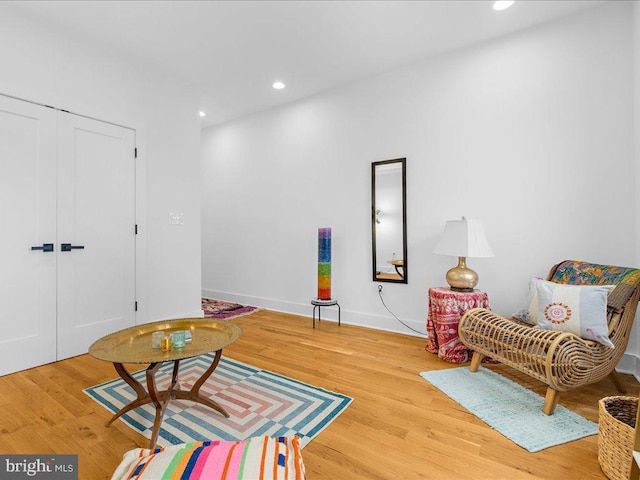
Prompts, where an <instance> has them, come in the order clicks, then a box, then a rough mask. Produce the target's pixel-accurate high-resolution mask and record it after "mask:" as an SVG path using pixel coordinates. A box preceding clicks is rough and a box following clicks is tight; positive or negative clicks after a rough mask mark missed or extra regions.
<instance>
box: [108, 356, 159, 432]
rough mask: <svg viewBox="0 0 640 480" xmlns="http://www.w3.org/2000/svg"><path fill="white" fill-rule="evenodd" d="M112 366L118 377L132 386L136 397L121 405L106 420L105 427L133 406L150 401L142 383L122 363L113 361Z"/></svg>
mask: <svg viewBox="0 0 640 480" xmlns="http://www.w3.org/2000/svg"><path fill="white" fill-rule="evenodd" d="M113 366H114V367H115V369H116V372H118V375H120V377H121V378H122V379H123V380H124V381H125V382H127V383H128V384H129V386H131V388H133V391H134V392H136V395H137V398H136V399H135V400H134V401H133V402H131V403H130V404H129V405H125V406H124V407H122V408H121V409H120V410H119V411H118V413H116V414H115V415H114V416H113V417H112V418H111V420H109V421H108V422H107V427H108V426H109V425H111V424H112V423H113V422H114V421H115V420H116V419H118V418H120V417H121V416H122V415H123V414H125V413H127V412H128V411H130V410H133V409H134V408H136V407H139V406H141V405H145V404H147V403H149V402H150V401H151V398H150V397H149V394H148V393H147V391H146V390H145V389H144V387H143V386H142V384H141V383H140V382H139V381H138V380H136V379H135V378H134V377H133V376H132V375H131V374H130V373H129V371H128V370H127V369H126V368H125V367H124V365H123V364H122V363H114V364H113Z"/></svg>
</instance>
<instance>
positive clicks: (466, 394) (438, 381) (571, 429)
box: [420, 367, 598, 452]
mask: <svg viewBox="0 0 640 480" xmlns="http://www.w3.org/2000/svg"><path fill="white" fill-rule="evenodd" d="M420 375H421V376H422V377H423V378H424V379H425V380H427V381H428V382H429V383H431V384H432V385H433V386H435V387H437V388H439V389H440V390H442V392H443V393H445V394H446V395H447V396H449V397H451V398H452V399H453V400H455V401H456V402H458V403H459V404H460V405H462V406H463V407H464V408H466V409H467V410H469V411H470V412H471V413H473V414H474V415H475V416H477V417H478V418H480V419H481V420H483V421H484V422H485V423H487V424H488V425H489V426H490V427H492V428H494V429H496V430H497V431H498V432H500V433H501V434H502V435H504V436H505V437H507V438H508V439H510V440H511V441H513V442H514V443H516V444H518V445H520V446H521V447H522V448H525V449H527V450H528V451H530V452H538V451H540V450H543V449H545V448H548V447H553V446H554V445H560V444H562V443H566V442H570V441H572V440H577V439H579V438H582V437H587V436H589V435H595V434H596V433H598V424H597V423H594V422H591V421H589V420H587V419H585V418H583V417H581V416H580V415H578V414H576V413H574V412H572V411H571V410H568V409H567V408H565V407H563V406H561V405H558V406H557V407H556V410H555V413H554V414H553V415H545V414H544V413H542V406H543V405H544V398H543V397H541V396H540V395H538V394H537V393H534V392H532V391H531V390H529V389H527V388H524V387H523V386H522V385H519V384H517V383H515V382H513V381H511V380H509V379H508V378H505V377H503V376H502V375H498V374H497V373H494V372H492V371H491V370H488V369H486V368H483V367H480V369H479V370H478V372H476V373H471V372H470V371H469V368H468V367H461V368H450V369H446V370H437V371H432V372H422V373H421V374H420Z"/></svg>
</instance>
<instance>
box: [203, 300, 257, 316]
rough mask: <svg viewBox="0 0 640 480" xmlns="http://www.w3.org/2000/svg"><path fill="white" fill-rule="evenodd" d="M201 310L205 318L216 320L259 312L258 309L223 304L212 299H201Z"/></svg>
mask: <svg viewBox="0 0 640 480" xmlns="http://www.w3.org/2000/svg"><path fill="white" fill-rule="evenodd" d="M202 310H203V311H204V316H205V317H206V318H218V319H220V320H229V319H231V318H236V317H241V316H243V315H250V314H252V313H253V312H257V311H258V310H260V308H258V307H252V306H249V305H242V304H240V303H233V302H225V301H223V300H215V299H213V298H203V299H202Z"/></svg>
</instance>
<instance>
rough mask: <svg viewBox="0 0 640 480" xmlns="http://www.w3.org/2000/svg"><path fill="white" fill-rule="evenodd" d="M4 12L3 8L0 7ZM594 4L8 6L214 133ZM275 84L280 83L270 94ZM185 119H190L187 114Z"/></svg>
mask: <svg viewBox="0 0 640 480" xmlns="http://www.w3.org/2000/svg"><path fill="white" fill-rule="evenodd" d="M0 3H4V4H5V5H6V4H7V3H6V2H0ZM598 3H603V2H602V1H578V0H566V1H565V0H549V1H533V0H527V1H523V0H520V1H517V2H516V3H515V4H514V5H513V6H512V7H511V8H510V9H508V10H505V11H502V12H496V11H494V10H493V9H492V5H493V2H492V1H481V0H468V1H453V0H449V1H400V0H395V1H364V0H360V1H309V0H306V1H301V0H298V1H47V2H43V1H20V2H12V3H11V7H13V8H14V9H17V10H19V11H21V12H23V13H25V14H28V15H32V16H37V17H39V18H40V19H41V20H45V21H47V22H48V23H50V24H51V25H53V26H55V27H58V28H65V29H66V30H68V31H76V32H78V33H80V34H81V35H84V36H90V37H92V38H93V39H94V41H95V42H97V43H99V44H101V45H103V46H104V47H106V48H109V49H110V50H111V51H115V52H117V53H118V55H120V56H122V57H126V58H128V59H129V60H132V61H136V62H138V63H139V64H141V65H143V66H145V67H148V68H149V69H151V70H152V71H157V72H164V73H166V74H167V75H173V76H174V77H176V78H178V79H181V80H182V81H185V82H189V83H190V84H192V85H193V87H194V88H197V89H198V91H199V93H200V94H201V102H202V103H201V109H202V110H203V111H205V112H206V113H207V117H206V118H205V119H204V120H203V125H214V124H218V123H222V122H225V121H228V120H231V119H234V118H238V117H241V116H244V115H247V114H250V113H254V112H257V111H260V110H264V109H266V108H269V107H273V106H276V105H279V104H282V103H286V102H291V101H294V100H298V99H300V98H304V97H306V96H309V95H313V94H315V93H318V92H321V91H324V90H327V89H330V88H332V87H335V86H337V85H340V84H344V83H347V82H351V81H354V80H357V79H359V78H363V77H366V76H369V75H373V74H376V73H380V72H383V71H386V70H390V69H393V68H396V67H399V66H402V65H405V64H408V63H411V62H414V61H418V60H420V59H423V58H426V57H428V56H430V55H434V54H438V53H441V52H444V51H447V50H451V49H454V48H459V47H462V46H464V45H469V44H472V43H476V42H479V41H482V40H486V39H489V38H494V37H497V36H500V35H504V34H507V33H510V32H514V31H516V30H520V29H523V28H527V27H530V26H532V25H535V24H538V23H542V22H546V21H549V20H551V19H553V18H557V17H560V16H564V15H568V14H571V13H573V12H576V11H578V10H582V9H585V8H589V7H592V6H594V5H596V4H598ZM275 80H281V81H283V82H285V83H286V85H287V88H286V89H284V90H279V91H278V90H274V89H273V88H272V87H271V84H272V83H273V82H274V81H275ZM195 114H197V112H194V115H195Z"/></svg>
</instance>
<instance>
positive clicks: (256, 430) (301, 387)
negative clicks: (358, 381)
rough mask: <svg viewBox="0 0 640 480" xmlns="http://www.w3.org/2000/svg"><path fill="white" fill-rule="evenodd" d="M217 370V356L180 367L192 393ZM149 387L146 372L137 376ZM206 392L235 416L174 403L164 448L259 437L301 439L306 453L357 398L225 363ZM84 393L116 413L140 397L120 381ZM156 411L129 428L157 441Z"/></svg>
mask: <svg viewBox="0 0 640 480" xmlns="http://www.w3.org/2000/svg"><path fill="white" fill-rule="evenodd" d="M210 364H211V355H210V354H207V355H202V356H200V357H193V358H189V359H187V360H183V361H182V362H180V374H179V381H180V385H181V387H182V388H183V389H189V388H191V386H192V385H193V383H194V382H196V381H197V380H198V378H200V376H201V375H202V372H203V371H204V370H205V369H206V368H208V367H209V365H210ZM172 368H173V364H172V363H171V362H168V363H166V364H164V365H163V366H162V367H161V368H160V370H159V371H158V373H157V374H156V380H157V384H158V387H159V388H167V386H168V384H169V381H170V379H171V371H172ZM133 376H134V377H135V378H137V379H138V380H139V381H140V382H141V383H142V384H143V385H145V370H140V371H138V372H135V373H134V374H133ZM200 391H201V392H202V393H203V394H205V395H208V396H210V397H211V398H213V399H214V400H215V401H216V402H217V403H219V404H220V405H221V406H222V407H223V408H224V409H225V410H226V411H227V412H228V413H229V415H230V417H229V418H225V417H223V416H222V415H220V414H219V413H217V412H215V411H214V410H212V409H210V408H207V407H205V406H203V405H199V404H196V403H193V402H189V401H184V400H172V401H171V402H170V403H169V405H168V406H167V410H166V412H165V415H164V419H163V421H162V425H161V427H160V434H159V436H158V444H159V445H160V446H167V445H176V444H178V443H187V442H193V441H204V440H245V439H247V438H249V437H256V436H270V437H279V436H292V435H297V436H298V437H300V445H301V446H302V447H303V448H304V447H305V446H306V445H307V444H308V443H309V442H310V441H311V440H313V438H314V437H315V436H316V435H318V434H319V433H320V432H321V431H322V430H324V429H325V428H326V427H327V426H328V425H329V424H330V423H331V422H332V421H333V420H335V419H336V417H337V416H338V415H340V414H341V413H342V412H343V411H344V409H345V408H347V406H348V405H349V404H350V403H351V401H352V398H350V397H347V396H346V395H341V394H339V393H334V392H330V391H328V390H324V389H322V388H319V387H314V386H312V385H308V384H306V383H302V382H299V381H297V380H293V379H291V378H288V377H285V376H282V375H278V374H277V373H273V372H269V371H267V370H261V369H259V368H256V367H252V366H251V365H247V364H246V363H242V362H238V361H236V360H231V359H230V358H225V357H223V358H222V359H221V360H220V363H219V364H218V367H217V368H216V370H215V372H213V375H211V377H210V378H209V380H207V382H206V383H205V384H204V385H203V386H202V388H201V389H200ZM84 392H85V393H86V394H87V395H89V396H90V397H91V398H93V399H94V400H95V401H96V402H98V403H99V404H100V405H102V406H103V407H104V408H106V409H107V410H109V411H110V412H112V413H115V412H117V411H118V410H120V408H122V406H124V405H126V404H128V403H130V402H131V401H132V400H133V399H134V398H135V394H134V392H133V389H132V388H131V387H130V386H129V385H127V384H126V383H125V382H124V380H122V379H120V378H118V379H115V380H111V381H109V382H105V383H103V384H100V385H96V386H94V387H91V388H87V389H86V390H84ZM154 417H155V407H154V406H153V404H147V405H143V406H142V407H138V408H136V409H134V410H132V411H130V412H128V413H126V414H124V415H123V416H122V417H120V418H121V419H122V420H123V421H124V423H125V424H127V425H128V426H130V427H131V428H133V429H134V430H136V431H138V432H140V433H141V434H142V435H144V436H145V437H147V438H151V430H152V429H153V420H154Z"/></svg>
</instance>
